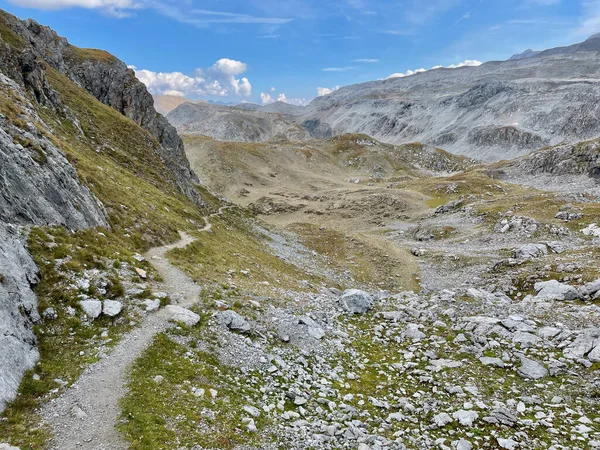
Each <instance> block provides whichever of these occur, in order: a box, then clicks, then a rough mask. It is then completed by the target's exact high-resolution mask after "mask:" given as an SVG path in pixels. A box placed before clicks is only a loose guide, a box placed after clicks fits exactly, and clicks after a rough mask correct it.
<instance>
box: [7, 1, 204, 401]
mask: <svg viewBox="0 0 600 450" xmlns="http://www.w3.org/2000/svg"><path fill="white" fill-rule="evenodd" d="M0 94H1V95H0V193H1V195H0V234H1V235H2V251H0V347H1V348H2V352H0V362H1V364H0V409H3V408H4V406H5V402H7V401H8V400H11V399H13V398H14V395H15V393H16V391H17V388H18V387H19V382H20V380H21V377H22V375H23V373H24V372H25V371H26V370H29V369H32V368H33V366H34V364H35V363H36V361H37V359H38V349H37V343H38V339H37V338H36V337H35V336H34V334H33V326H34V324H37V323H39V322H40V319H41V317H40V314H39V312H38V308H37V299H36V295H35V294H34V292H33V290H32V289H33V288H34V286H35V285H36V284H38V282H40V273H39V269H38V268H37V267H36V265H35V264H34V260H33V259H32V257H30V256H29V254H28V251H27V249H26V246H27V233H28V232H27V230H28V227H30V226H62V227H65V228H66V229H68V230H70V231H72V232H81V231H82V230H85V229H88V228H91V227H104V228H108V227H113V229H114V228H115V227H116V228H117V229H118V228H119V227H120V223H119V221H118V220H116V219H115V214H114V207H115V206H117V205H120V206H117V207H118V208H128V206H126V205H127V204H128V203H129V201H128V200H127V197H128V196H129V195H131V194H126V195H119V197H120V198H119V199H118V202H119V203H118V204H117V205H115V204H114V203H112V202H113V201H114V200H116V199H115V197H114V195H115V193H114V191H113V192H111V193H110V194H109V193H107V190H110V189H112V187H111V186H112V182H111V181H110V177H113V178H114V177H116V176H117V175H116V172H114V173H113V171H112V169H111V168H109V161H113V162H112V163H110V164H115V163H117V164H118V165H119V164H122V165H123V167H128V170H131V171H133V172H138V173H137V174H136V175H132V176H131V178H132V179H131V181H129V182H127V183H124V184H123V185H122V187H121V188H119V189H131V190H132V192H133V189H132V186H131V184H132V183H137V185H138V186H140V182H139V181H136V176H138V177H139V176H143V177H145V178H147V179H149V178H150V179H151V178H152V177H156V178H155V182H156V183H157V184H158V181H156V179H160V183H161V184H163V189H165V191H167V192H169V195H175V196H177V195H179V194H176V192H179V193H181V194H185V195H186V196H187V197H188V199H189V200H188V201H193V202H194V203H196V204H200V203H201V200H200V196H199V195H198V192H197V191H196V186H195V183H196V181H197V178H196V176H195V175H194V174H193V172H192V171H191V170H190V167H189V163H188V161H187V159H186V157H185V154H184V153H183V143H182V141H181V139H180V138H179V136H178V135H177V132H176V131H175V129H174V128H173V127H172V126H171V125H169V123H168V122H167V121H166V120H165V119H164V118H163V117H161V116H159V115H158V114H157V113H156V111H155V110H154V109H153V108H152V98H151V96H150V94H149V93H148V92H147V91H146V89H145V87H144V85H143V84H141V83H140V82H138V81H137V80H136V79H135V77H134V76H133V72H131V71H130V70H129V69H127V67H126V65H125V64H124V63H122V62H120V61H118V60H117V59H116V58H114V57H113V56H111V55H109V54H107V53H104V52H101V51H97V50H86V49H79V48H76V47H73V46H71V45H69V44H68V42H67V41H66V39H64V38H61V37H58V36H57V35H56V34H55V33H54V32H53V31H52V30H50V29H49V28H46V27H43V26H41V25H39V24H37V23H36V22H34V21H31V20H28V21H20V20H18V19H17V18H15V17H13V16H11V15H9V14H7V13H5V12H3V11H0ZM105 105H107V106H105ZM121 121H124V122H122V123H121ZM109 130H110V131H109ZM125 133H127V136H125ZM90 152H92V153H90ZM136 152H139V153H137V154H136ZM140 157H143V158H145V159H146V160H151V161H153V162H154V164H155V166H154V168H153V169H152V170H148V168H146V167H142V166H141V165H140V163H139V158H140ZM144 164H145V163H144ZM119 170H120V169H119ZM142 172H144V175H142ZM148 174H150V175H148ZM82 175H83V177H84V178H85V179H84V180H82ZM98 179H102V184H101V185H99V184H97V181H98ZM128 186H129V187H128ZM140 198H141V197H140ZM140 198H138V199H137V200H138V201H139V199H140ZM111 203H112V204H111ZM136 208H137V209H138V210H139V209H140V207H139V206H136ZM132 214H134V213H132ZM134 215H135V214H134ZM146 220H147V219H146ZM151 234H152V233H149V234H148V235H147V236H148V238H150V236H151ZM140 242H141V241H140ZM37 256H38V255H33V258H34V259H35V258H36V257H37ZM48 301H49V300H48V299H43V302H45V303H47V302H48Z"/></svg>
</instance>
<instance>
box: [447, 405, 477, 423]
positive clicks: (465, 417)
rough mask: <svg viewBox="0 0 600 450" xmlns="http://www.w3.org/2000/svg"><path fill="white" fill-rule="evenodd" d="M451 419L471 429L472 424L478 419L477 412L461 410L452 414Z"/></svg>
mask: <svg viewBox="0 0 600 450" xmlns="http://www.w3.org/2000/svg"><path fill="white" fill-rule="evenodd" d="M452 417H454V419H456V420H457V421H458V423H460V424H461V425H462V426H463V427H472V426H473V422H475V421H476V420H477V419H479V414H478V413H477V411H466V410H464V409H461V410H460V411H456V412H455V413H454V414H452Z"/></svg>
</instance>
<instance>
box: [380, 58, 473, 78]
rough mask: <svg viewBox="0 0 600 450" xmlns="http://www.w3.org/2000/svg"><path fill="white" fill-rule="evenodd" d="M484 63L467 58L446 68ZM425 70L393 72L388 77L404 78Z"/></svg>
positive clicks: (437, 67) (436, 67)
mask: <svg viewBox="0 0 600 450" xmlns="http://www.w3.org/2000/svg"><path fill="white" fill-rule="evenodd" d="M482 64H483V63H482V62H481V61H477V60H474V59H467V60H466V61H463V62H461V63H458V64H452V65H450V66H447V67H446V69H458V68H460V67H477V66H480V65H482ZM443 67H444V66H433V67H432V68H431V69H429V70H435V69H442V68H443ZM423 72H427V69H417V70H407V71H406V72H404V73H402V72H398V73H393V74H391V75H390V76H389V77H387V78H388V80H389V79H390V78H404V77H409V76H411V75H415V74H417V73H423Z"/></svg>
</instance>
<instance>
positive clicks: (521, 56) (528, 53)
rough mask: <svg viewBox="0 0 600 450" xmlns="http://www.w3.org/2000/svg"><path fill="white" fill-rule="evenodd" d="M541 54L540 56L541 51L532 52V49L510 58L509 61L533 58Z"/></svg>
mask: <svg viewBox="0 0 600 450" xmlns="http://www.w3.org/2000/svg"><path fill="white" fill-rule="evenodd" d="M539 54H540V52H539V51H536V50H531V49H530V48H528V49H527V50H525V51H524V52H523V53H518V54H516V55H512V56H511V57H510V58H508V60H509V61H518V60H519V59H528V58H533V57H535V56H537V55H539Z"/></svg>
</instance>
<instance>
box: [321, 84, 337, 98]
mask: <svg viewBox="0 0 600 450" xmlns="http://www.w3.org/2000/svg"><path fill="white" fill-rule="evenodd" d="M339 88H340V87H339V86H334V87H332V88H324V87H318V88H317V95H318V96H319V97H322V96H324V95H329V94H331V93H332V92H335V91H337V90H338V89H339Z"/></svg>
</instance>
